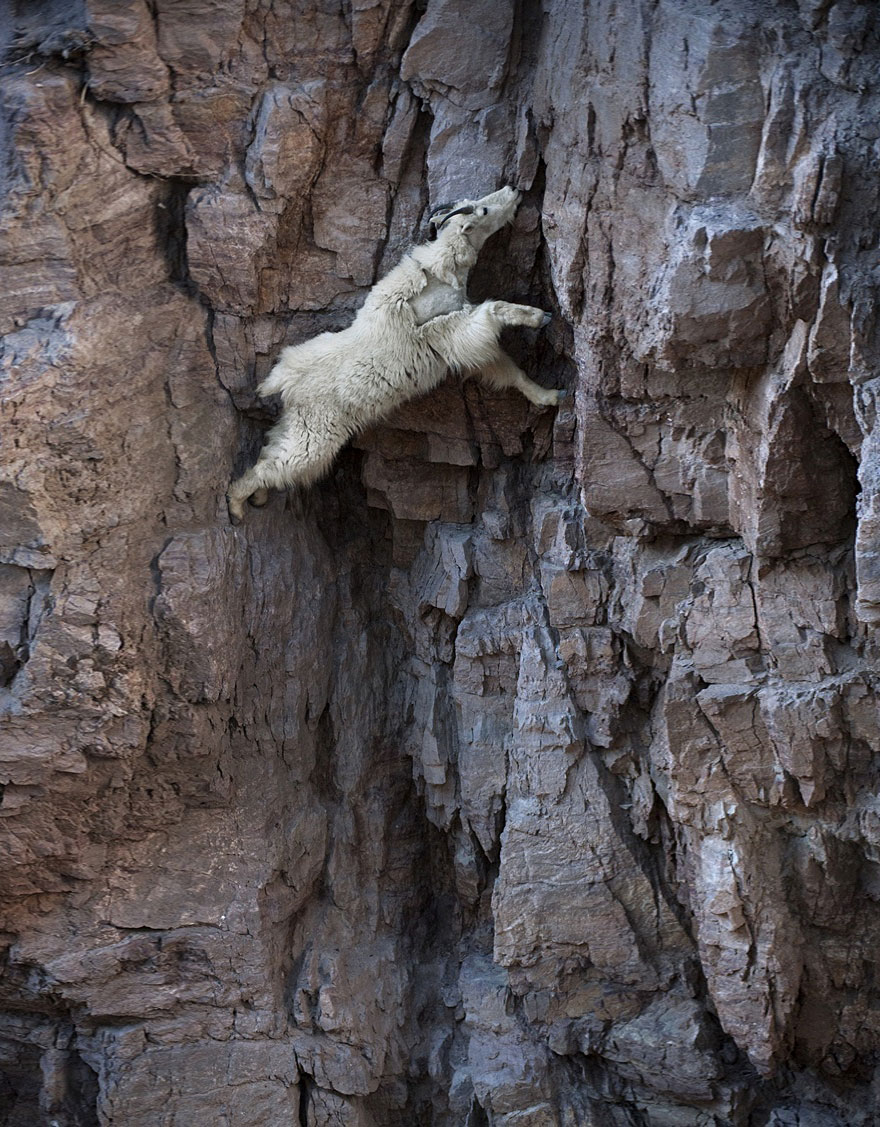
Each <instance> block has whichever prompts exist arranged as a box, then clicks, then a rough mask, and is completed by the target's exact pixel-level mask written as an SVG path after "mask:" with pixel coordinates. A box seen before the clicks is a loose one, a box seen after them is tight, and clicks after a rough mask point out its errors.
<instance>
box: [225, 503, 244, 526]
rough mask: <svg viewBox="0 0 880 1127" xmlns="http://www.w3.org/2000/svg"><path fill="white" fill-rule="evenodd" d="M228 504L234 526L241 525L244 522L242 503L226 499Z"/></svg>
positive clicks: (230, 518)
mask: <svg viewBox="0 0 880 1127" xmlns="http://www.w3.org/2000/svg"><path fill="white" fill-rule="evenodd" d="M226 504H227V505H228V506H229V520H230V522H231V523H232V524H241V522H242V521H243V520H244V508H243V506H242V503H241V501H237V500H233V499H232V498H231V497H227V498H226Z"/></svg>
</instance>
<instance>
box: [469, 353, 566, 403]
mask: <svg viewBox="0 0 880 1127" xmlns="http://www.w3.org/2000/svg"><path fill="white" fill-rule="evenodd" d="M471 374H472V375H474V376H476V377H477V379H478V380H480V382H481V383H485V384H488V385H489V386H490V387H497V388H503V387H515V388H516V389H517V391H521V392H522V394H523V395H524V396H525V397H526V399H528V401H529V402H530V403H534V404H535V405H536V406H537V407H555V406H556V405H557V404H559V403H561V402H562V400H563V399H564V398H565V396H566V394H567V392H566V391H565V389H564V388H557V387H541V385H540V384H538V383H535V381H534V380H532V379H529V377H528V376H527V375H526V374H525V372H524V371H522V369H521V368H518V367H517V366H516V364H514V362H513V360H511V358H510V357H509V356H508V355H507V353H506V352H503V351H502V350H501V349H500V348H499V349H498V354H497V357H496V358H495V359H494V360H490V361H489V363H488V364H483V366H482V367H481V368H479V369H478V370H477V371H474V372H473V373H471Z"/></svg>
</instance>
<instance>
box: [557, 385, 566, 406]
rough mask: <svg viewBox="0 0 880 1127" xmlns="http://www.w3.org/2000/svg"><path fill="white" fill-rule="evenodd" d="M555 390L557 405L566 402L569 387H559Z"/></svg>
mask: <svg viewBox="0 0 880 1127" xmlns="http://www.w3.org/2000/svg"><path fill="white" fill-rule="evenodd" d="M554 390H555V391H556V403H557V405H559V404H560V403H564V402H565V401H566V399H568V389H567V388H564V387H557V388H555V389H554Z"/></svg>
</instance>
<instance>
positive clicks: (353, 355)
mask: <svg viewBox="0 0 880 1127" xmlns="http://www.w3.org/2000/svg"><path fill="white" fill-rule="evenodd" d="M519 199H520V193H519V192H518V191H517V190H516V189H515V188H502V189H501V190H500V191H497V192H493V193H492V194H491V195H488V196H484V197H483V199H480V200H462V201H460V202H459V203H457V204H455V205H454V206H450V207H444V208H441V209H439V210H438V211H436V212H435V213H434V215H433V216H432V218H431V224H432V227H433V228H434V229H435V230H436V233H437V237H436V239H435V240H434V241H433V242H428V243H425V244H423V245H421V246H417V247H414V248H413V249H412V250H411V251H410V252H409V254H407V255H406V257H405V258H404V259H403V261H402V262H401V263H400V264H399V265H398V266H396V267H395V268H394V269H393V270H392V271H390V273H388V274H387V275H386V276H385V277H384V278H382V279H381V281H379V282H377V283H376V284H375V285H374V286H373V288H372V290H371V291H370V293H369V294H368V295H367V299H366V301H365V302H364V304H363V306H362V307H361V309H360V310H359V312H358V314H357V316H356V317H355V319H354V323H353V324H352V325H350V326H349V328H347V329H343V330H342V331H341V332H336V333H321V334H320V336H317V337H313V338H312V339H311V340H307V341H305V342H304V343H303V344H297V345H293V346H292V347H289V348H285V349H283V350H282V352H281V355H280V357H279V359H278V362H277V363H276V364H275V367H274V368H273V369H272V371H271V372H270V373H269V375H268V376H267V377H266V379H265V380H263V382H262V383H261V384H260V386H259V387H258V388H257V391H258V392H259V394H260V395H264V396H265V395H272V394H274V393H275V392H280V393H281V400H282V404H283V410H282V413H281V416H280V418H279V419H278V422H277V423H276V424H275V426H274V427H272V429H271V430H270V431H269V434H268V436H267V439H266V445H265V446H264V447H263V449H262V451H261V453H260V456H259V458H258V460H257V462H256V465H254V466H253V467H252V468H251V469H249V470H247V471H246V472H245V473H244V474H242V476H241V477H239V478H238V479H237V480H235V481H234V482H233V483H232V485H231V486H230V488H229V494H228V500H229V511H230V513H231V515H232V517H233V518H234V519H239V520H240V519H241V518H242V517H243V515H244V504H245V502H246V501H247V500H248V499H249V498H250V500H251V502H252V503H253V504H255V505H262V504H265V502H266V501H267V499H268V495H269V494H268V491H269V489H270V488H283V487H284V486H287V485H303V486H306V485H311V484H312V483H313V482H315V481H317V480H318V478H320V477H322V476H323V475H324V474H325V473H326V472H327V471H328V470H329V468H330V466H331V465H332V463H333V460H334V458H335V457H336V455H337V453H338V452H339V450H340V449H341V448H342V446H344V445H345V443H346V442H347V441H348V439H349V438H351V437H352V436H353V435H354V434H356V433H357V432H358V431H361V430H363V429H364V428H365V427H367V426H369V425H370V424H371V423H374V422H376V421H377V420H379V419H381V418H383V417H384V416H385V415H387V414H389V412H391V411H392V410H393V409H394V408H395V407H398V406H399V405H400V404H401V403H405V402H406V401H407V400H408V399H413V398H414V397H415V396H418V395H422V394H424V393H425V392H427V391H430V390H431V389H432V388H435V387H437V385H438V384H440V383H441V382H442V380H443V379H444V377H445V376H446V373H447V371H448V370H450V369H452V370H453V371H455V372H459V373H462V374H464V375H475V376H478V377H479V378H480V379H481V380H483V381H485V382H486V383H489V384H491V385H492V386H493V387H515V388H518V389H519V390H520V391H521V392H522V394H523V395H525V396H526V398H527V399H529V400H531V402H532V403H536V404H539V405H541V406H548V405H551V404H556V403H559V402H560V400H561V399H562V398H563V396H564V394H565V393H564V392H563V391H558V390H556V389H552V388H543V387H541V386H540V385H539V384H537V383H535V382H534V380H531V379H529V377H528V376H527V375H526V374H525V373H524V372H522V371H521V370H520V369H519V368H518V367H517V366H516V364H515V363H514V362H513V360H511V358H510V357H509V356H507V355H506V354H505V353H504V352H502V350H501V348H500V346H499V343H498V341H499V336H500V333H501V328H502V326H503V325H528V326H530V327H531V328H539V327H540V326H541V325H546V324H547V323H548V322H549V320H550V314H549V313H545V312H544V311H543V310H541V309H536V308H534V307H533V306H530V305H512V304H510V303H509V302H506V301H484V302H483V303H482V304H481V305H476V306H474V305H470V304H469V303H468V300H467V279H468V274H469V273H470V270H471V267H472V266H473V265H474V263H475V262H476V261H477V254H478V252H479V250H480V248H481V247H482V245H483V243H484V242H485V241H486V239H488V238H489V236H490V235H492V234H494V233H495V232H496V231H498V230H500V229H501V228H502V227H503V226H504V225H505V224H506V223H509V222H510V221H511V220H512V219H513V217H514V215H515V214H516V208H517V205H518V203H519Z"/></svg>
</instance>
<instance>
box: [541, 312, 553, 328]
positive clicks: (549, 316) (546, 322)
mask: <svg viewBox="0 0 880 1127" xmlns="http://www.w3.org/2000/svg"><path fill="white" fill-rule="evenodd" d="M552 320H553V314H552V313H545V314H544V316H543V317H542V318H541V324H540V325H539V326H538V328H539V329H546V327H547V326H548V325H549V324H550V322H551V321H552Z"/></svg>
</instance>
